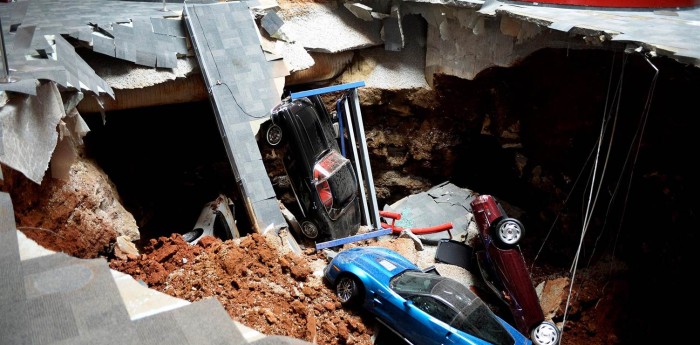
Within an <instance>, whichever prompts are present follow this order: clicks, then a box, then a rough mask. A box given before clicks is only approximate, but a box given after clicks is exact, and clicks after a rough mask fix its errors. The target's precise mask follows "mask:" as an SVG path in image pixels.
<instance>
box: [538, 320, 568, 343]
mask: <svg viewBox="0 0 700 345" xmlns="http://www.w3.org/2000/svg"><path fill="white" fill-rule="evenodd" d="M530 340H532V344H533V345H556V344H559V341H560V340H561V332H560V331H559V328H557V326H556V325H555V324H553V323H551V322H549V321H544V322H542V323H540V324H539V325H537V327H535V328H534V329H533V330H532V332H530Z"/></svg>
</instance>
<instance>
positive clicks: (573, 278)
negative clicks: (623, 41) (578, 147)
mask: <svg viewBox="0 0 700 345" xmlns="http://www.w3.org/2000/svg"><path fill="white" fill-rule="evenodd" d="M623 61H625V60H624V59H623ZM613 65H614V56H613ZM624 70H625V64H624V63H623V65H622V69H621V71H620V76H619V77H618V87H617V88H616V92H615V94H614V95H615V96H614V97H613V104H615V103H616V102H617V104H618V107H617V109H616V112H617V111H619V103H620V98H618V97H617V95H618V94H621V90H622V82H623V78H624ZM613 71H614V68H611V70H610V79H609V81H608V94H607V97H606V101H605V109H604V111H603V119H602V123H601V127H600V134H599V136H598V141H597V144H596V146H595V149H596V155H595V161H594V163H593V170H592V173H591V182H590V192H589V194H588V201H587V203H586V210H585V212H584V220H583V229H582V230H581V237H580V239H579V244H578V248H577V249H576V254H575V256H574V259H573V263H572V267H571V269H570V273H571V281H570V282H569V292H568V295H567V298H566V305H565V307H564V316H563V318H562V337H563V335H564V329H565V326H566V316H567V314H568V311H569V306H570V305H571V296H572V294H573V287H574V283H575V281H576V271H577V269H578V261H579V258H580V254H581V249H582V247H583V242H584V238H585V235H586V231H587V229H588V226H589V225H590V220H591V218H592V214H593V210H594V208H595V202H594V200H597V196H598V194H599V193H600V187H597V188H596V177H597V175H596V174H597V170H598V165H599V157H600V152H601V148H602V145H603V139H604V137H605V132H606V127H607V124H608V122H609V121H608V117H609V116H608V114H607V112H608V111H607V106H608V103H609V99H610V90H611V81H612V75H613ZM611 140H612V136H611ZM610 145H611V144H610ZM609 152H610V151H609V150H608V155H609ZM608 158H609V156H606V159H605V161H604V164H603V165H604V168H603V170H602V172H601V177H600V179H601V182H600V184H601V185H602V179H603V174H604V172H605V166H607V163H608V161H607V160H608ZM594 190H595V193H594ZM594 195H595V197H594Z"/></svg>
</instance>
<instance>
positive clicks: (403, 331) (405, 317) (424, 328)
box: [372, 290, 454, 345]
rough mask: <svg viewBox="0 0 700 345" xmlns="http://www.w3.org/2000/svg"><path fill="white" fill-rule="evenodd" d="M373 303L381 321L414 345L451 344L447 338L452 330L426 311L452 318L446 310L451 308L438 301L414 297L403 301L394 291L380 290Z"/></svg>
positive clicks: (427, 297)
mask: <svg viewBox="0 0 700 345" xmlns="http://www.w3.org/2000/svg"><path fill="white" fill-rule="evenodd" d="M372 303H373V305H374V308H375V314H376V315H377V316H379V317H380V319H381V321H383V322H384V323H385V325H386V326H387V327H389V328H391V329H392V330H393V331H394V332H396V333H398V334H399V335H401V336H403V337H405V338H406V339H407V340H408V341H410V342H411V343H413V344H426V345H429V344H452V342H451V341H450V340H449V339H448V338H447V337H446V335H448V334H449V333H450V331H449V329H450V327H449V326H448V325H447V324H446V323H444V322H439V321H438V319H436V318H435V317H433V316H432V315H430V314H428V313H427V312H426V310H430V311H433V312H436V313H441V314H440V315H444V317H446V318H447V317H449V316H447V314H446V312H445V311H444V309H449V308H448V307H447V306H445V305H444V304H443V303H442V302H440V301H438V300H436V299H435V298H433V297H430V296H425V295H413V296H408V298H407V299H404V298H403V297H400V296H398V295H396V294H395V293H393V292H389V291H383V290H380V291H378V292H376V293H375V294H374V298H373V301H372ZM452 315H453V316H454V312H452Z"/></svg>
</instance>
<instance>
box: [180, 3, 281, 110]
mask: <svg viewBox="0 0 700 345" xmlns="http://www.w3.org/2000/svg"><path fill="white" fill-rule="evenodd" d="M197 7H198V6H195V5H192V10H193V11H194V16H195V17H197V22H198V23H199V27H200V28H201V29H202V36H203V37H204V42H205V43H206V44H207V48H208V49H207V50H209V55H211V58H212V61H213V62H214V67H216V73H218V74H219V79H217V80H216V83H215V84H214V86H218V85H223V86H225V87H226V89H228V92H229V94H231V97H232V98H233V101H234V102H235V103H236V106H238V109H240V110H241V111H242V112H243V113H244V114H246V115H248V116H250V117H252V118H255V119H260V118H264V117H266V116H268V114H267V113H265V114H263V115H260V116H256V115H253V114H250V113H248V112H247V111H245V109H243V106H242V105H241V104H240V103H238V99H237V98H236V95H234V94H233V90H231V88H230V87H229V86H228V84H226V83H225V82H222V81H221V70H220V69H219V65H217V64H216V59H215V57H214V53H213V52H212V51H211V46H210V45H209V39H208V38H207V36H206V35H205V34H204V32H205V30H204V26H202V22H201V21H200V20H199V13H197ZM186 8H187V6H185V9H186ZM203 76H204V75H203ZM204 80H205V81H206V77H205V78H204ZM213 89H214V88H213V87H212V86H210V87H209V93H213V92H212V91H213Z"/></svg>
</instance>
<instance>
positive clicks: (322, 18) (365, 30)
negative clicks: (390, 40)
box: [278, 2, 384, 53]
mask: <svg viewBox="0 0 700 345" xmlns="http://www.w3.org/2000/svg"><path fill="white" fill-rule="evenodd" d="M295 5H297V6H294V7H292V8H282V9H281V10H280V11H279V12H278V14H279V15H280V17H281V18H282V20H284V27H283V28H282V31H284V33H285V35H286V36H287V37H288V38H289V39H290V40H292V41H293V42H297V43H299V44H301V45H302V46H303V47H304V48H306V49H307V50H309V51H315V52H324V53H336V52H341V51H346V50H352V49H359V48H367V47H373V46H379V45H382V44H383V43H384V42H383V41H382V39H381V36H380V30H381V26H380V23H379V22H378V21H373V22H370V23H367V22H365V21H363V20H361V19H359V18H357V17H355V16H354V15H353V14H352V13H351V12H350V11H349V10H348V9H346V8H345V7H342V6H338V4H337V3H335V2H329V3H304V4H299V3H295Z"/></svg>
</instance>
